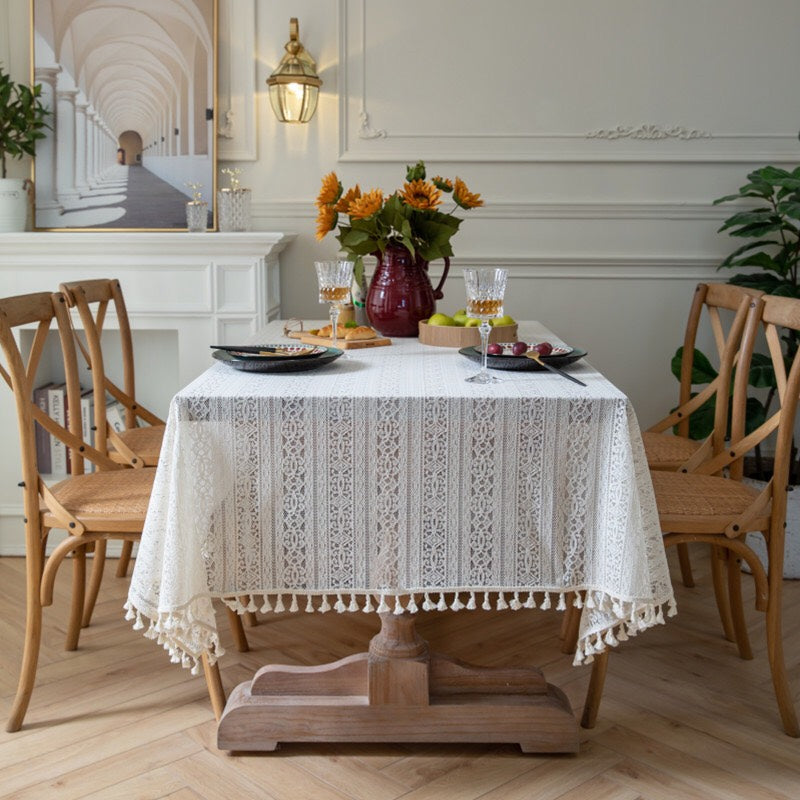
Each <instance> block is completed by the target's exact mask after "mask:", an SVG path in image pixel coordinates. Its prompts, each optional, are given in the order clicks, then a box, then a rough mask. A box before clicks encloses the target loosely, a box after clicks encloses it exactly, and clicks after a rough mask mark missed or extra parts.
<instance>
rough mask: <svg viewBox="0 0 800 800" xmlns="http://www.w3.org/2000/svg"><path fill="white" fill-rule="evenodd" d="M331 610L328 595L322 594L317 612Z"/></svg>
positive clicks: (322, 612)
mask: <svg viewBox="0 0 800 800" xmlns="http://www.w3.org/2000/svg"><path fill="white" fill-rule="evenodd" d="M330 610H331V604H330V603H329V602H328V595H326V594H324V595H322V605H320V607H319V613H320V614H324V613H325V612H326V611H330Z"/></svg>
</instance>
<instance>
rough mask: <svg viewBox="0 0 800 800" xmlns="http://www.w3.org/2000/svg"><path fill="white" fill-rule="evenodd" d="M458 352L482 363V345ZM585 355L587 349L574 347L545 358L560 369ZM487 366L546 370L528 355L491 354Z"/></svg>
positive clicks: (463, 348)
mask: <svg viewBox="0 0 800 800" xmlns="http://www.w3.org/2000/svg"><path fill="white" fill-rule="evenodd" d="M458 352H459V353H461V355H462V356H466V357H467V358H468V359H469V360H470V361H476V362H477V363H479V364H480V363H481V358H482V356H481V350H480V347H462V348H461V349H460V350H459V351H458ZM584 356H586V351H585V350H581V349H579V348H577V347H574V348H572V350H571V351H570V352H569V353H566V354H565V355H550V356H543V360H544V361H546V362H547V363H548V364H552V365H553V366H554V367H558V368H559V369H560V368H561V367H565V366H567V364H574V363H575V362H576V361H580V359H582V358H584ZM486 366H487V367H489V369H508V370H544V367H541V366H539V364H537V363H536V362H535V361H534V360H533V359H532V358H528V357H527V356H507V355H502V356H489V357H488V358H487V360H486Z"/></svg>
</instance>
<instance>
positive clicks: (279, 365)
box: [211, 347, 342, 372]
mask: <svg viewBox="0 0 800 800" xmlns="http://www.w3.org/2000/svg"><path fill="white" fill-rule="evenodd" d="M324 350H326V352H325V353H321V354H320V355H318V356H315V357H314V358H280V357H279V358H275V359H271V358H264V359H258V360H253V359H241V358H236V357H235V356H232V355H231V354H230V353H227V352H225V351H224V350H214V351H213V352H212V353H211V355H212V356H213V357H214V358H216V359H217V361H222V363H223V364H227V365H228V366H231V367H233V368H234V369H240V370H242V371H243V372H307V371H308V370H311V369H317V368H318V367H323V366H325V364H330V363H331V361H335V360H336V359H337V358H339V356H340V355H342V351H341V350H339V349H337V348H335V347H325V348H324Z"/></svg>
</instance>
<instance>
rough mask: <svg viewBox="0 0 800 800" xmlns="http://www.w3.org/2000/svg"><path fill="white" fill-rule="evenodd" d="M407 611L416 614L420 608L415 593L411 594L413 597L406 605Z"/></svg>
mask: <svg viewBox="0 0 800 800" xmlns="http://www.w3.org/2000/svg"><path fill="white" fill-rule="evenodd" d="M406 611H408V613H409V614H416V613H417V612H418V611H419V609H418V608H417V598H416V597H414V595H413V594H412V595H411V599H410V600H409V601H408V605H407V606H406Z"/></svg>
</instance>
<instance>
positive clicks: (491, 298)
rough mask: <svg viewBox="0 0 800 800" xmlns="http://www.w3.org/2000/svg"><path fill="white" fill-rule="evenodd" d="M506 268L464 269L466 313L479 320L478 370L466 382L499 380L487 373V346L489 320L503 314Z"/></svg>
mask: <svg viewBox="0 0 800 800" xmlns="http://www.w3.org/2000/svg"><path fill="white" fill-rule="evenodd" d="M507 278H508V270H505V269H496V268H495V267H480V268H478V269H465V270H464V283H465V284H466V288H467V314H468V315H469V316H470V317H476V318H477V319H479V320H480V321H481V324H480V327H479V328H478V330H479V331H480V334H481V354H482V358H481V371H480V372H478V373H477V374H475V375H473V376H472V377H471V378H467V382H468V383H498V382H499V378H496V377H495V376H494V375H491V374H490V373H489V370H488V368H487V366H486V348H487V347H488V345H489V332H490V331H491V329H492V328H491V325H489V320H490V319H493V318H496V317H502V316H503V295H504V294H505V291H506V280H507Z"/></svg>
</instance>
